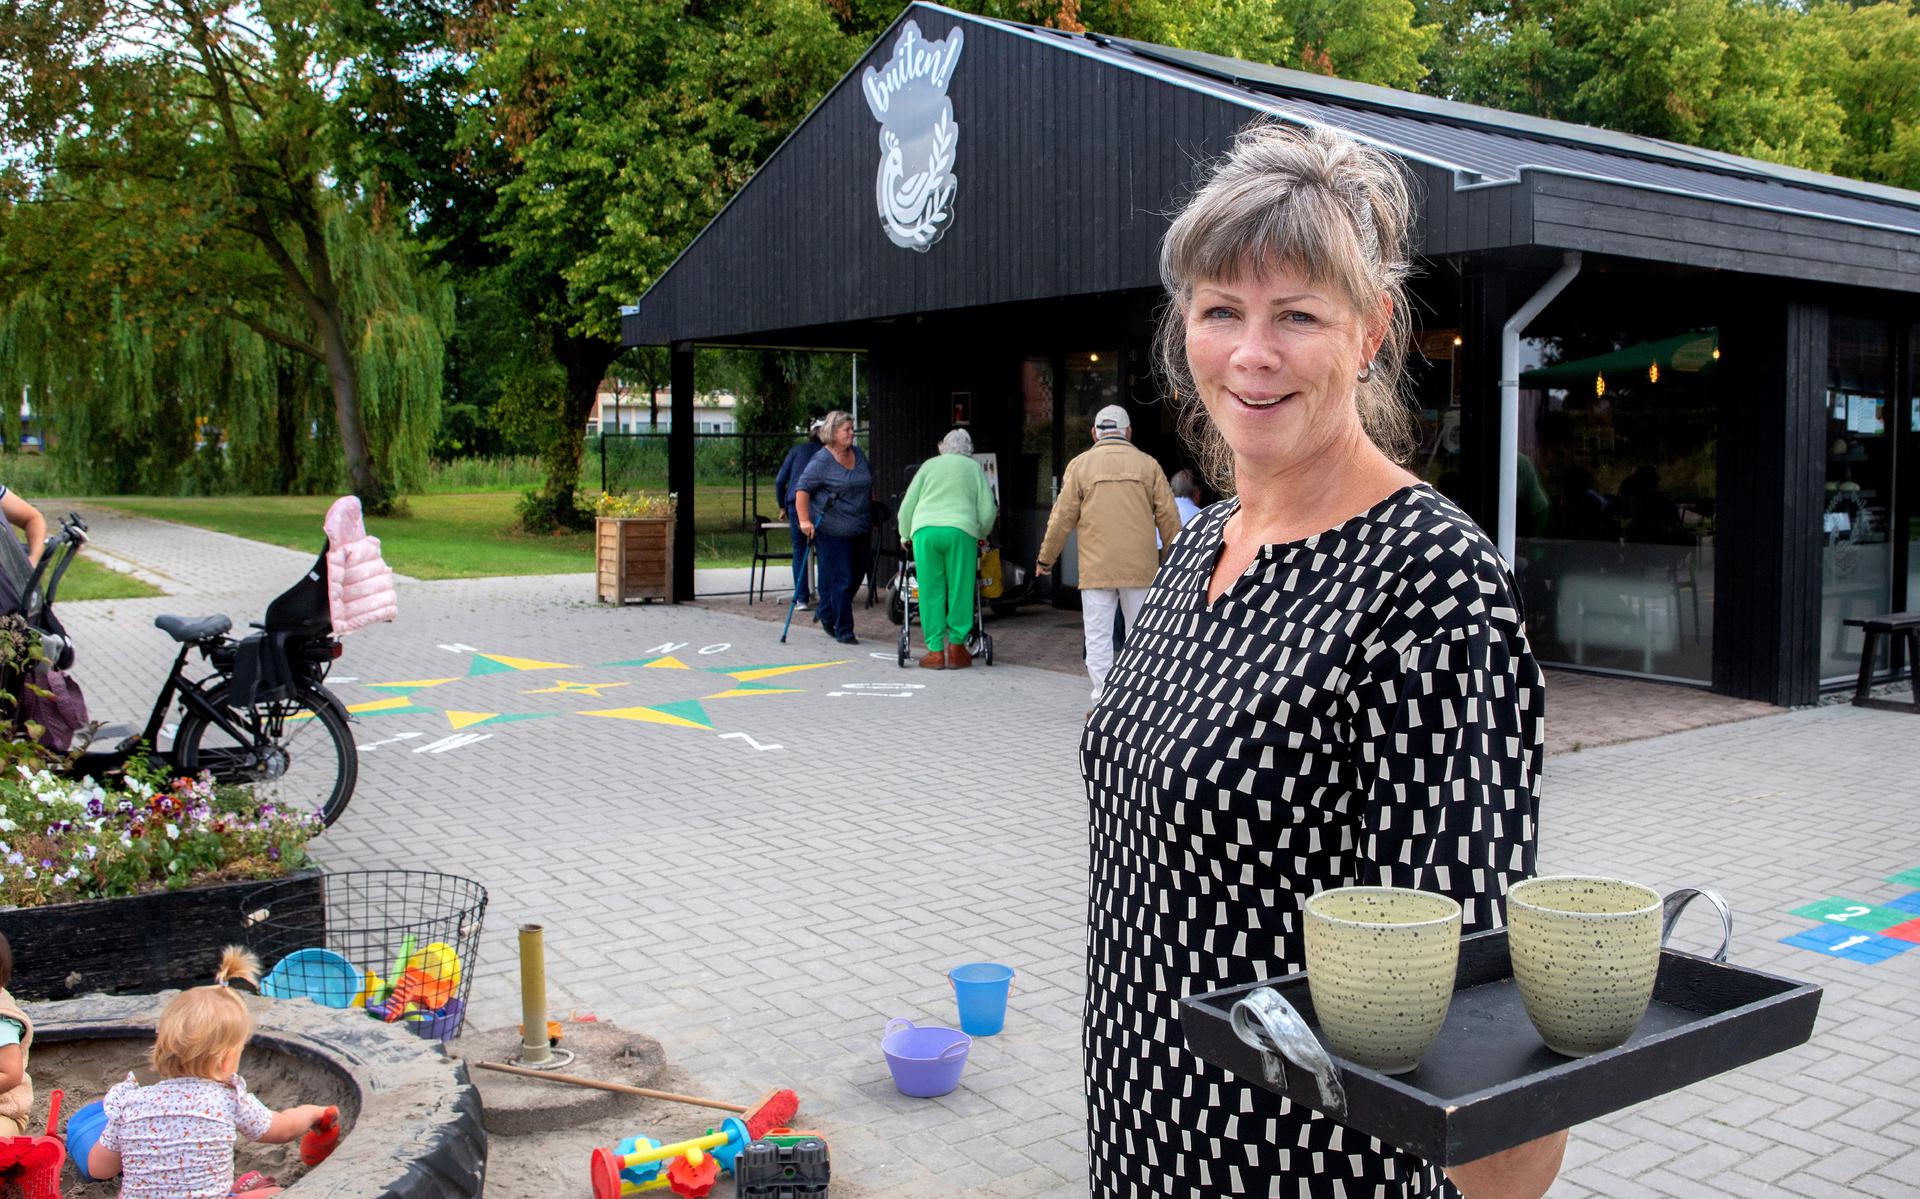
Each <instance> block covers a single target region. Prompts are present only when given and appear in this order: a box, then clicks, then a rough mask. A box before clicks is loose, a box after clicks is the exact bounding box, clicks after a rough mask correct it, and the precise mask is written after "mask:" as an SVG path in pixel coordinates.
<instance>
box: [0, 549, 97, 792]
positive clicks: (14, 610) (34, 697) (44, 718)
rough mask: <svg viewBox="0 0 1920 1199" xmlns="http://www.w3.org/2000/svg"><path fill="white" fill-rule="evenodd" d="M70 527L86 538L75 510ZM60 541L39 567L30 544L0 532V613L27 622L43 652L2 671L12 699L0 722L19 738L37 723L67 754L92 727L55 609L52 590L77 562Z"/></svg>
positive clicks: (43, 739) (46, 739)
mask: <svg viewBox="0 0 1920 1199" xmlns="http://www.w3.org/2000/svg"><path fill="white" fill-rule="evenodd" d="M66 528H67V529H73V528H77V529H78V530H79V532H78V533H77V534H76V535H77V536H78V537H79V538H80V539H82V540H84V539H85V536H86V532H85V530H86V525H85V524H84V523H83V522H81V520H80V517H79V516H78V515H77V514H76V515H71V516H69V517H68V518H67V526H66ZM59 542H60V539H59V538H49V539H48V541H47V546H46V550H45V552H44V553H42V554H41V556H40V562H39V564H38V565H37V566H36V565H34V564H33V563H30V562H29V561H28V560H27V551H26V547H25V546H23V545H21V543H20V540H19V538H17V537H14V536H12V531H11V530H8V531H7V533H6V535H4V536H0V615H5V616H13V617H17V618H18V619H19V620H21V621H22V622H24V624H25V626H26V628H27V630H28V631H29V632H30V633H32V634H37V635H38V637H39V640H40V652H41V654H42V655H44V657H43V659H42V660H41V661H39V662H37V663H36V664H35V665H34V666H32V667H31V668H30V669H28V668H24V664H23V663H19V662H13V663H9V665H8V667H7V668H6V669H5V670H4V671H0V690H4V691H5V694H6V696H7V698H8V700H9V705H8V708H7V715H6V718H5V719H4V720H0V725H4V726H5V727H6V728H7V729H8V731H9V733H10V735H12V736H16V737H19V736H24V735H25V734H26V732H27V730H28V729H29V727H30V726H33V725H37V726H38V727H39V732H38V733H37V734H36V736H37V737H38V739H39V741H40V743H41V744H42V745H44V746H45V747H46V748H47V749H49V750H51V751H52V752H53V753H56V754H63V753H66V752H67V750H68V748H69V747H71V746H72V744H73V742H74V739H75V738H76V736H78V735H79V734H81V733H82V731H83V730H85V729H86V728H87V727H88V723H89V718H88V715H87V701H86V697H85V695H83V694H82V693H81V690H80V684H79V682H78V681H77V680H76V679H74V678H73V677H72V676H70V675H69V674H67V671H69V670H71V669H72V668H73V659H74V652H73V640H72V638H70V637H69V636H68V635H67V630H66V628H65V627H64V626H63V625H62V624H61V623H60V618H59V617H57V616H55V615H54V614H53V597H54V593H55V592H56V591H58V590H59V588H60V579H61V577H62V576H63V575H65V574H66V572H67V567H68V565H70V564H71V563H72V561H73V554H72V552H71V551H68V552H56V548H57V547H58V545H59Z"/></svg>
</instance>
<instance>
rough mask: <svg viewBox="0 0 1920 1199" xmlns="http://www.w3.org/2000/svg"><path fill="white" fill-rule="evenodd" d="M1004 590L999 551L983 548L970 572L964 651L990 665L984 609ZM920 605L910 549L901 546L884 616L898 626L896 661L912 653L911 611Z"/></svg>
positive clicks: (990, 645) (990, 644)
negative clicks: (970, 621) (970, 620)
mask: <svg viewBox="0 0 1920 1199" xmlns="http://www.w3.org/2000/svg"><path fill="white" fill-rule="evenodd" d="M1003 594H1005V583H1004V580H1003V579H1002V577H1001V574H1000V551H999V550H997V549H992V548H989V549H985V550H982V551H980V559H979V562H978V563H977V564H976V565H975V569H974V572H973V627H972V628H971V629H969V630H968V631H967V639H966V642H965V644H966V647H967V652H968V653H969V654H972V655H973V656H974V657H976V658H978V659H980V661H981V662H983V663H985V664H986V665H988V666H992V665H993V634H991V633H989V632H987V630H986V623H987V622H986V610H987V607H988V605H989V604H991V603H992V602H993V601H995V600H998V599H999V598H1000V597H1001V596H1002V595H1003ZM919 608H920V580H919V576H918V575H917V574H916V573H915V571H914V565H913V553H912V551H911V550H910V549H903V550H902V551H901V554H900V569H899V570H898V571H896V572H895V573H894V576H893V582H892V584H891V585H889V586H888V588H887V617H888V619H890V620H892V621H893V622H894V623H895V624H898V625H899V626H900V643H899V646H898V649H899V654H898V659H899V664H900V665H901V666H905V665H906V664H907V659H908V658H910V657H912V656H913V615H914V613H915V612H917V611H919Z"/></svg>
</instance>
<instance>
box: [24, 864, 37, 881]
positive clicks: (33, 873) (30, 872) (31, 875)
mask: <svg viewBox="0 0 1920 1199" xmlns="http://www.w3.org/2000/svg"><path fill="white" fill-rule="evenodd" d="M27 877H28V878H30V879H34V878H39V877H40V872H39V871H37V870H35V869H34V868H33V867H31V866H29V867H27Z"/></svg>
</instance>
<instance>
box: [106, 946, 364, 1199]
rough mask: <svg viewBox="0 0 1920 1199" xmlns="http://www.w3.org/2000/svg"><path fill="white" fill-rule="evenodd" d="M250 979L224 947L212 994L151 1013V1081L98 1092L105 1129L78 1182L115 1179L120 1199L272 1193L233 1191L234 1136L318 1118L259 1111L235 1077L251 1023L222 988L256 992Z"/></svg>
mask: <svg viewBox="0 0 1920 1199" xmlns="http://www.w3.org/2000/svg"><path fill="white" fill-rule="evenodd" d="M259 976H260V962H259V960H258V959H257V958H255V957H254V956H253V955H252V954H250V953H247V952H246V951H244V950H241V949H236V948H233V947H231V946H230V947H228V948H227V950H226V951H225V952H224V953H222V954H221V957H220V972H219V973H218V974H216V975H215V976H214V978H215V985H213V986H208V987H195V988H193V989H192V990H190V991H183V992H181V993H180V995H179V996H178V997H176V998H175V999H174V1001H173V1002H172V1003H170V1004H168V1005H167V1010H166V1011H165V1012H162V1013H161V1015H160V1023H159V1025H158V1027H156V1028H155V1030H154V1038H153V1052H152V1060H153V1069H154V1072H155V1073H157V1074H159V1075H160V1076H161V1077H160V1081H159V1082H156V1083H154V1084H153V1085H152V1086H146V1087H143V1086H141V1085H140V1084H139V1083H138V1082H136V1081H134V1077H133V1075H131V1074H129V1075H127V1080H126V1081H125V1082H123V1083H120V1084H119V1085H118V1086H116V1087H114V1088H113V1089H112V1090H111V1091H108V1092H107V1097H106V1100H105V1102H104V1106H105V1109H106V1116H107V1126H106V1128H105V1129H104V1130H103V1131H102V1132H101V1133H100V1139H99V1140H98V1141H97V1142H95V1143H94V1146H93V1150H92V1152H91V1153H89V1154H88V1156H87V1173H89V1174H91V1175H92V1176H93V1177H95V1178H111V1177H112V1176H113V1175H115V1174H119V1175H120V1176H121V1178H120V1195H121V1199H228V1196H232V1195H242V1196H245V1197H246V1199H262V1197H264V1196H267V1195H274V1194H278V1193H279V1189H280V1188H278V1187H276V1186H273V1185H271V1183H270V1181H269V1180H263V1179H259V1178H258V1176H257V1175H252V1174H250V1175H248V1176H247V1177H246V1178H243V1179H242V1180H241V1183H242V1184H243V1186H245V1187H247V1188H249V1189H245V1190H236V1189H235V1187H234V1179H233V1142H234V1133H235V1132H236V1131H237V1132H240V1133H242V1134H244V1135H245V1136H246V1137H247V1138H248V1139H250V1140H254V1141H266V1142H269V1143H279V1142H283V1141H291V1140H293V1139H294V1138H296V1137H298V1136H300V1135H301V1134H302V1133H304V1132H306V1131H307V1130H308V1129H310V1128H312V1127H313V1125H314V1122H315V1121H317V1120H319V1119H320V1117H321V1116H322V1115H324V1114H325V1112H326V1110H327V1109H325V1108H324V1107H316V1106H314V1105H313V1104H302V1105H301V1106H299V1107H290V1108H288V1109H287V1110H286V1111H284V1112H279V1113H274V1112H271V1111H268V1110H267V1107H266V1105H265V1104H263V1103H261V1102H260V1101H259V1100H258V1099H256V1098H254V1097H253V1096H252V1095H249V1094H247V1084H246V1081H245V1080H244V1079H242V1078H241V1077H240V1075H239V1074H237V1073H235V1071H237V1070H238V1069H239V1068H240V1051H241V1050H243V1049H245V1048H246V1045H247V1039H248V1038H249V1037H251V1036H252V1035H253V1017H252V1016H251V1015H250V1014H249V1013H248V1011H247V1005H246V1001H245V1000H243V999H242V998H241V997H240V995H239V993H238V992H236V991H233V990H230V989H229V988H228V986H227V984H228V982H229V981H230V980H232V979H239V980H241V981H243V982H246V983H248V984H250V985H256V984H257V983H258V980H259Z"/></svg>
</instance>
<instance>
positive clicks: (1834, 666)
mask: <svg viewBox="0 0 1920 1199" xmlns="http://www.w3.org/2000/svg"><path fill="white" fill-rule="evenodd" d="M1891 333H1892V329H1891V327H1890V326H1889V324H1888V322H1886V321H1885V320H1874V319H1869V318H1864V317H1844V316H1836V317H1834V318H1832V321H1831V324H1830V332H1829V334H1828V354H1827V357H1828V382H1827V396H1826V406H1827V433H1826V441H1827V455H1826V457H1827V478H1826V493H1825V504H1824V506H1823V509H1822V511H1821V514H1820V535H1821V549H1820V677H1821V678H1822V679H1823V680H1829V681H1839V680H1844V679H1851V678H1853V677H1854V676H1855V674H1856V673H1857V672H1858V671H1859V669H1860V650H1861V645H1862V640H1863V637H1862V634H1861V631H1860V630H1859V629H1856V628H1849V627H1847V625H1846V623H1845V622H1846V621H1848V620H1858V619H1861V618H1862V617H1868V616H1878V615H1879V614H1880V613H1882V612H1886V611H1889V610H1890V609H1891V608H1892V606H1893V536H1894V529H1893V517H1894V511H1895V509H1894V505H1893V478H1894V475H1893V471H1894V446H1895V442H1896V439H1897V436H1898V430H1899V427H1900V426H1901V424H1903V423H1906V422H1903V421H1902V419H1901V418H1902V417H1903V416H1904V415H1907V414H1903V413H1900V412H1899V411H1897V410H1896V408H1895V405H1894V391H1893V353H1892V346H1891ZM1900 532H1901V535H1902V536H1907V535H1908V534H1907V531H1906V530H1901V531H1900ZM1874 666H1875V669H1876V670H1883V669H1885V668H1886V657H1885V651H1884V650H1883V651H1882V652H1881V654H1880V655H1879V660H1878V661H1877V662H1875V664H1874Z"/></svg>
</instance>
